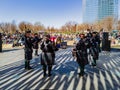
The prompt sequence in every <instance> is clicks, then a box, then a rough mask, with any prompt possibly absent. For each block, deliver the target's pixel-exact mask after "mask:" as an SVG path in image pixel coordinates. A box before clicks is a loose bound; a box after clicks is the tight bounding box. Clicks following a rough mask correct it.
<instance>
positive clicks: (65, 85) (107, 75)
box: [0, 48, 120, 90]
mask: <svg viewBox="0 0 120 90" xmlns="http://www.w3.org/2000/svg"><path fill="white" fill-rule="evenodd" d="M71 49H72V48H67V49H63V50H62V49H61V50H59V51H58V52H56V60H55V61H56V62H55V65H54V66H53V71H52V76H51V77H45V78H43V71H42V66H41V65H40V59H39V58H40V57H34V59H33V60H32V61H31V66H32V67H33V68H34V69H33V70H30V71H25V70H24V53H23V49H20V50H14V51H9V52H4V53H0V66H1V67H0V90H1V89H2V90H41V89H54V90H120V51H119V50H112V51H111V52H101V53H100V59H99V60H98V61H97V67H96V68H93V67H91V66H90V65H87V66H86V67H85V72H86V74H85V75H84V77H79V75H78V73H79V71H80V70H79V68H78V64H77V63H76V60H75V58H73V57H72V53H71Z"/></svg>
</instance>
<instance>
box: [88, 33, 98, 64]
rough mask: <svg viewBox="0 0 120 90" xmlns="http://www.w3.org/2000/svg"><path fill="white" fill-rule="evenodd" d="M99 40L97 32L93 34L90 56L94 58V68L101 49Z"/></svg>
mask: <svg viewBox="0 0 120 90" xmlns="http://www.w3.org/2000/svg"><path fill="white" fill-rule="evenodd" d="M98 42H99V40H98V39H97V37H96V32H93V33H92V38H91V39H90V54H91V55H92V57H93V62H92V66H96V60H98V57H99V49H98Z"/></svg>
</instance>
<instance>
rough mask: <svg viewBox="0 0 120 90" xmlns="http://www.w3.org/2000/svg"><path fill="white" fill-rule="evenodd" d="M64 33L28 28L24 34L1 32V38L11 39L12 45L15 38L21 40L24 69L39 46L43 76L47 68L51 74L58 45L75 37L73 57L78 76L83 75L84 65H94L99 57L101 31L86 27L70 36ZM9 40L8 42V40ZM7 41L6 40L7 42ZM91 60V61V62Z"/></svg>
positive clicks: (36, 54)
mask: <svg viewBox="0 0 120 90" xmlns="http://www.w3.org/2000/svg"><path fill="white" fill-rule="evenodd" d="M69 36H70V35H68V36H66V35H63V36H62V35H54V36H53V35H50V34H44V35H43V34H39V33H34V34H32V33H31V31H30V30H27V31H26V32H25V34H22V33H16V34H13V35H5V34H3V37H4V38H3V40H9V39H10V40H12V41H13V46H14V45H15V40H16V41H17V42H18V41H19V40H21V41H22V43H23V45H24V52H25V70H30V69H32V67H31V66H30V61H31V59H32V55H33V49H35V53H34V55H35V56H39V54H38V49H39V48H40V49H41V51H42V53H41V54H40V60H41V65H42V66H43V72H44V75H43V76H44V77H45V76H46V75H47V73H46V71H47V68H48V76H51V75H52V74H51V70H52V66H53V65H54V62H55V51H57V50H59V49H58V46H57V45H59V44H61V42H62V41H63V40H65V39H69V40H73V38H75V39H74V40H75V42H74V44H75V45H74V47H73V53H72V55H73V57H76V62H77V63H78V65H79V67H80V73H79V75H80V76H83V75H84V73H85V72H84V68H85V65H87V64H90V65H91V66H93V67H95V66H96V65H97V63H96V62H97V60H98V59H99V53H100V52H101V49H100V43H101V38H102V32H99V33H98V32H94V31H91V30H90V29H87V32H86V33H81V34H76V37H74V36H75V35H72V36H70V37H69ZM10 40H9V42H10ZM12 41H11V42H12ZM7 43H8V42H7ZM91 61H92V62H91Z"/></svg>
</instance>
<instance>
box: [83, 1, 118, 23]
mask: <svg viewBox="0 0 120 90" xmlns="http://www.w3.org/2000/svg"><path fill="white" fill-rule="evenodd" d="M106 17H113V18H115V19H118V0H83V23H94V22H95V21H99V20H102V19H104V18H106Z"/></svg>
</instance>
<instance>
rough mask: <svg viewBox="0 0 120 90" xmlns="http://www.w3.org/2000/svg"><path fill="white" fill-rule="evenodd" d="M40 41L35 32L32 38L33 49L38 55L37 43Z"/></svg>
mask: <svg viewBox="0 0 120 90" xmlns="http://www.w3.org/2000/svg"><path fill="white" fill-rule="evenodd" d="M40 41H41V39H40V38H39V37H38V34H37V33H35V34H34V38H33V48H34V49H35V56H39V55H38V48H39V47H38V43H39V42H40Z"/></svg>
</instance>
